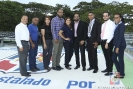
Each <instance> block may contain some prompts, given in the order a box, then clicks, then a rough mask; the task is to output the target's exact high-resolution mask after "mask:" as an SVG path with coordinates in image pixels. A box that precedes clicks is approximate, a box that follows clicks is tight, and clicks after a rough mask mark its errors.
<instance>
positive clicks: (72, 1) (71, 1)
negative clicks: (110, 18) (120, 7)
mask: <svg viewBox="0 0 133 89" xmlns="http://www.w3.org/2000/svg"><path fill="white" fill-rule="evenodd" d="M11 1H17V2H20V3H26V4H27V3H29V2H37V3H43V4H47V5H52V6H55V5H56V4H57V3H58V4H67V5H68V6H70V7H71V9H72V8H73V7H74V6H76V5H77V4H78V3H79V2H81V1H86V2H91V1H92V0H11ZM99 1H100V2H103V3H111V2H112V1H118V2H120V3H122V2H129V4H131V5H133V0H99Z"/></svg>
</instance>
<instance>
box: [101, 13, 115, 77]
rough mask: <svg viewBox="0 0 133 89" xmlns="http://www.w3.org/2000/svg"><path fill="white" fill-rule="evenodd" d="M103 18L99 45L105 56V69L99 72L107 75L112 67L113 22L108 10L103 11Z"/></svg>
mask: <svg viewBox="0 0 133 89" xmlns="http://www.w3.org/2000/svg"><path fill="white" fill-rule="evenodd" d="M103 20H104V23H103V24H102V27H101V47H102V50H103V54H104V57H105V62H106V69H105V70H103V71H101V72H103V73H105V76H109V74H110V72H112V68H113V61H112V51H113V36H114V30H115V23H114V22H113V21H111V20H110V13H109V12H104V13H103Z"/></svg>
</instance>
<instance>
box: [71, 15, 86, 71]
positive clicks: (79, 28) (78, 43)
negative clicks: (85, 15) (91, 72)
mask: <svg viewBox="0 0 133 89" xmlns="http://www.w3.org/2000/svg"><path fill="white" fill-rule="evenodd" d="M72 26H73V29H74V51H75V56H76V67H75V68H74V69H78V68H80V61H79V48H80V52H81V62H82V67H83V71H85V70H86V60H85V40H86V37H87V35H86V32H87V28H86V25H85V22H83V21H81V20H80V15H79V14H74V23H73V25H72Z"/></svg>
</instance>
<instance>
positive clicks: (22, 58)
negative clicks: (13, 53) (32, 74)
mask: <svg viewBox="0 0 133 89" xmlns="http://www.w3.org/2000/svg"><path fill="white" fill-rule="evenodd" d="M21 44H22V46H23V51H22V52H21V51H20V49H19V47H17V49H18V56H19V68H20V74H21V75H27V67H26V64H27V57H28V52H29V44H28V41H21Z"/></svg>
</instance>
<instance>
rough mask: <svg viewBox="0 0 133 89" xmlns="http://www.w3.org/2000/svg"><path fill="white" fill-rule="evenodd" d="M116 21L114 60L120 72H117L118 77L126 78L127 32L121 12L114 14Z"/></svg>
mask: <svg viewBox="0 0 133 89" xmlns="http://www.w3.org/2000/svg"><path fill="white" fill-rule="evenodd" d="M114 21H115V24H116V29H115V32H114V38H113V39H114V41H113V45H114V52H113V56H112V60H113V62H114V64H115V66H116V69H117V72H118V73H117V74H116V78H124V76H125V65H124V50H125V48H126V41H125V37H124V32H125V25H124V19H123V17H122V15H121V14H119V13H117V14H115V15H114ZM117 57H118V60H117Z"/></svg>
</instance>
